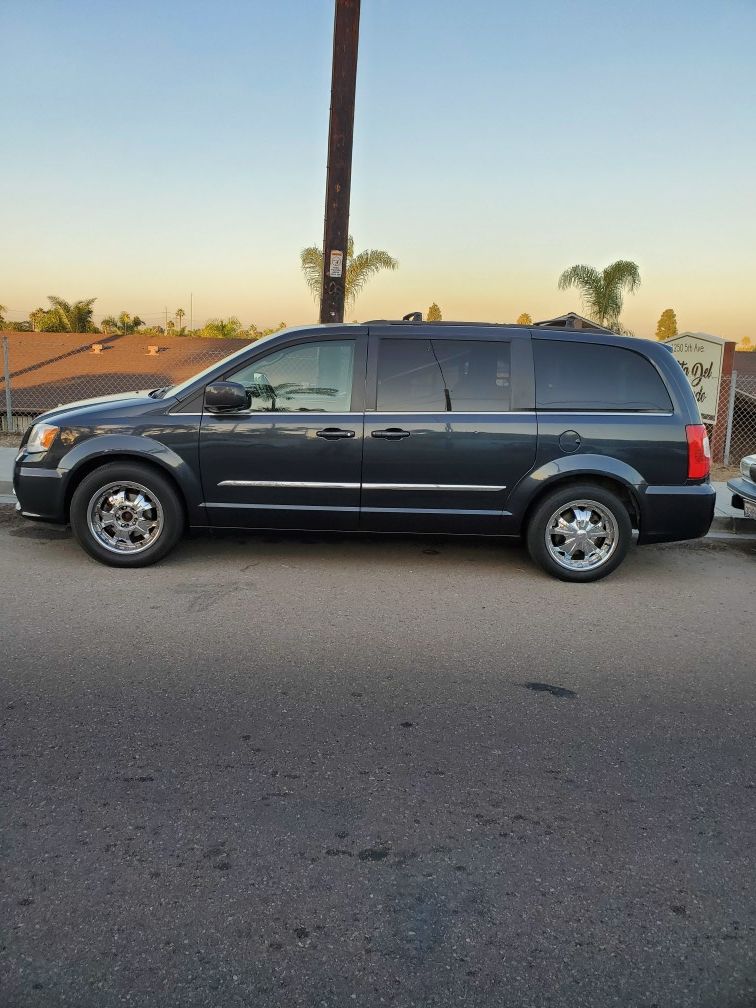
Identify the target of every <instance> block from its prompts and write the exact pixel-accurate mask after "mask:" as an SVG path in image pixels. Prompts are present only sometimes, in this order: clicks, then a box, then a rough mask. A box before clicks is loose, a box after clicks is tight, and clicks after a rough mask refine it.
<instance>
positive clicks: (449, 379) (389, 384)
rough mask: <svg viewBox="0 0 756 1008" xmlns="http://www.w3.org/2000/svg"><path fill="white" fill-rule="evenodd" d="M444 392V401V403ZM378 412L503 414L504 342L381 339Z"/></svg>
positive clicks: (506, 397)
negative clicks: (446, 411) (452, 411)
mask: <svg viewBox="0 0 756 1008" xmlns="http://www.w3.org/2000/svg"><path fill="white" fill-rule="evenodd" d="M447 392H448V399H447ZM377 408H378V409H379V410H380V411H382V412H402V411H417V412H432V413H436V412H439V413H440V412H443V411H445V410H447V409H449V408H451V409H452V410H454V411H455V412H458V413H476V412H478V413H495V412H506V411H507V410H509V408H510V355H509V343H505V342H499V341H494V340H491V341H485V342H484V341H482V340H481V341H475V340H445V339H434V340H432V341H431V340H421V339H382V340H381V343H380V350H379V355H378V401H377Z"/></svg>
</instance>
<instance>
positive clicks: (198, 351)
mask: <svg viewBox="0 0 756 1008" xmlns="http://www.w3.org/2000/svg"><path fill="white" fill-rule="evenodd" d="M0 335H2V351H3V352H2V355H1V356H0V431H2V432H5V433H7V432H9V431H10V432H15V433H21V432H22V431H24V430H25V429H26V428H27V427H28V426H29V425H30V424H31V423H32V422H33V420H34V418H35V417H36V416H39V414H40V413H44V412H45V411H46V410H49V409H53V408H54V407H55V406H60V405H61V404H63V403H69V402H75V401H77V400H80V399H91V398H94V397H95V396H104V395H111V394H115V393H119V392H130V391H133V390H135V389H153V388H160V387H162V386H165V385H175V384H176V383H177V382H180V381H184V380H185V379H186V378H190V377H191V376H192V375H194V374H197V372H198V371H202V370H203V369H204V368H206V367H208V366H209V365H210V364H213V363H215V362H216V361H219V360H221V359H222V358H223V357H226V356H227V355H228V354H230V353H233V352H234V351H236V350H239V349H240V348H241V347H243V346H244V341H243V340H235V339H201V338H199V337H178V336H176V337H163V338H160V337H157V338H156V337H154V336H151V335H150V336H144V335H140V334H139V333H134V334H129V335H125V336H124V335H114V336H108V335H105V334H102V333H92V334H86V333H35V332H4V333H2V334H0Z"/></svg>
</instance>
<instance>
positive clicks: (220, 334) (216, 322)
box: [195, 315, 286, 342]
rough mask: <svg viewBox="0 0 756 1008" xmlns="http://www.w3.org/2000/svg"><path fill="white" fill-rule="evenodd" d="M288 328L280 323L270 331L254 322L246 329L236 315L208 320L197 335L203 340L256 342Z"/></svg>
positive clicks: (283, 323)
mask: <svg viewBox="0 0 756 1008" xmlns="http://www.w3.org/2000/svg"><path fill="white" fill-rule="evenodd" d="M285 328H286V323H285V322H279V323H278V325H277V326H272V327H271V328H270V329H259V328H258V327H257V326H256V325H255V323H254V322H252V323H251V325H250V326H249V328H247V329H245V328H244V326H243V325H242V324H241V322H240V321H239V319H238V318H236V316H235V315H232V316H230V317H229V318H227V319H221V318H215V319H208V320H207V322H206V323H205V325H204V326H203V327H202V329H200V330H199V332H198V333H196V334H195V335H197V336H199V337H200V338H202V339H240V340H248V341H250V342H254V341H255V340H259V339H262V338H263V336H270V335H271V333H276V332H280V331H281V329H285Z"/></svg>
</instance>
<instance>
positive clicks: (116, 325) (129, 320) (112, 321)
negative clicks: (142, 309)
mask: <svg viewBox="0 0 756 1008" xmlns="http://www.w3.org/2000/svg"><path fill="white" fill-rule="evenodd" d="M143 325H144V321H143V320H142V319H140V318H139V316H138V315H134V316H133V317H132V316H131V315H129V313H128V312H125V311H122V312H121V314H120V315H119V316H118V318H116V317H115V316H114V315H108V317H107V318H104V319H103V320H102V322H101V323H100V328H101V329H102V331H103V332H106V333H117V332H118V333H122V334H123V335H124V336H126V335H127V334H128V333H133V332H136V331H137V329H138V328H139V327H140V326H143Z"/></svg>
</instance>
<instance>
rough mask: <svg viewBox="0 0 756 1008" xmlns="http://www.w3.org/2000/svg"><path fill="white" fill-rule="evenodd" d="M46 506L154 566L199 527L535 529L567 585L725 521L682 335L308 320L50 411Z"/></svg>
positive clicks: (20, 476) (126, 557)
mask: <svg viewBox="0 0 756 1008" xmlns="http://www.w3.org/2000/svg"><path fill="white" fill-rule="evenodd" d="M14 490H15V493H16V496H17V498H18V508H19V510H20V511H21V513H22V514H24V515H26V516H27V517H28V518H35V519H43V520H46V521H53V522H62V523H65V522H68V521H70V523H71V526H72V528H73V530H74V533H75V534H76V536H77V538H78V539H79V542H80V543H81V545H82V546H83V547H84V549H86V550H87V552H88V553H90V554H91V555H92V556H93V557H95V558H96V559H97V560H100V561H102V562H104V563H107V564H111V565H113V566H119V567H137V566H141V565H146V564H150V563H154V562H155V561H156V560H159V559H160V558H161V557H163V556H165V554H166V553H168V551H169V550H170V549H171V548H172V547H173V546H174V545H175V544H176V542H177V541H178V540H179V538H180V537H181V535H182V532H183V531H184V529H185V528H186V527H191V528H194V529H197V528H199V529H221V528H277V529H281V528H287V529H334V530H335V529H338V530H365V531H370V532H410V533H423V532H433V533H458V534H475V535H490V536H523V537H524V538H525V540H526V542H527V545H528V549H529V551H530V554H531V556H532V557H533V559H534V560H535V561H536V562H537V563H539V564H540V565H541V566H542V567H543V568H544V569H545V570H546V571H548V572H549V573H550V574H553V575H554V576H556V577H559V578H562V579H564V580H567V581H594V580H597V579H598V578H601V577H604V576H605V575H607V574H609V573H610V572H611V571H613V570H614V569H615V568H616V567H617V566H618V564H619V563H620V562H621V561H622V559H623V557H624V556H625V553H626V552H627V549H628V547H629V545H630V544H631V541H632V538H633V530H634V529H635V530H637V533H638V542H639V543H658V542H671V541H674V540H681V539H693V538H696V537H698V536H702V535H705V534H706V532H707V531H708V529H709V526H710V524H711V521H712V517H713V514H714V498H715V494H714V490H713V488H712V487H711V485H710V482H709V444H708V439H707V436H706V428H705V427H704V426H703V425H702V424H701V418H700V415H699V412H698V407H697V404H696V401H695V398H694V396H693V394H692V392H691V389H690V386H689V384H688V382H687V379H686V378H685V375H684V374H683V372H682V370H681V368H680V366H679V364H678V363H677V362H676V360H675V359H674V357H673V356H672V354H671V353H670V352H669V351H668V350H667V348H666V347H665V346H663V345H662V344H658V343H655V342H651V341H648V340H641V339H633V338H628V337H621V336H615V335H612V334H608V333H603V332H588V331H565V330H563V329H549V328H540V327H539V328H528V327H523V326H505V325H488V324H482V323H430V324H429V323H423V322H412V321H406V320H404V321H401V322H391V321H379V322H368V323H365V324H362V325H358V324H353V325H328V326H307V327H302V328H296V329H288V330H285V331H283V332H279V333H276V334H275V335H274V336H271V337H268V338H266V339H263V340H260V341H258V342H256V343H253V344H251V345H249V346H245V347H244V348H243V349H241V350H239V351H238V353H235V354H233V355H232V356H230V357H227V358H226V359H225V360H223V361H221V362H220V363H218V364H214V365H213V366H212V367H211V368H208V369H207V370H206V371H204V372H203V373H201V374H199V375H196V376H195V377H194V378H191V379H189V380H188V381H185V382H183V383H182V384H180V385H176V386H173V387H171V388H161V389H154V390H153V391H151V392H132V393H124V394H121V395H115V396H107V397H104V398H100V399H93V400H88V401H85V402H79V403H73V404H70V405H68V406H62V407H59V408H58V409H55V410H51V411H50V412H48V413H46V414H45V415H44V416H41V417H40V418H39V420H38V422H37V423H36V424H35V425H34V427H33V428H32V429H31V430H30V431H29V432H28V434H27V435H26V437H25V439H24V441H23V444H22V446H21V450H20V453H19V455H18V458H17V459H16V464H15V470H14Z"/></svg>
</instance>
